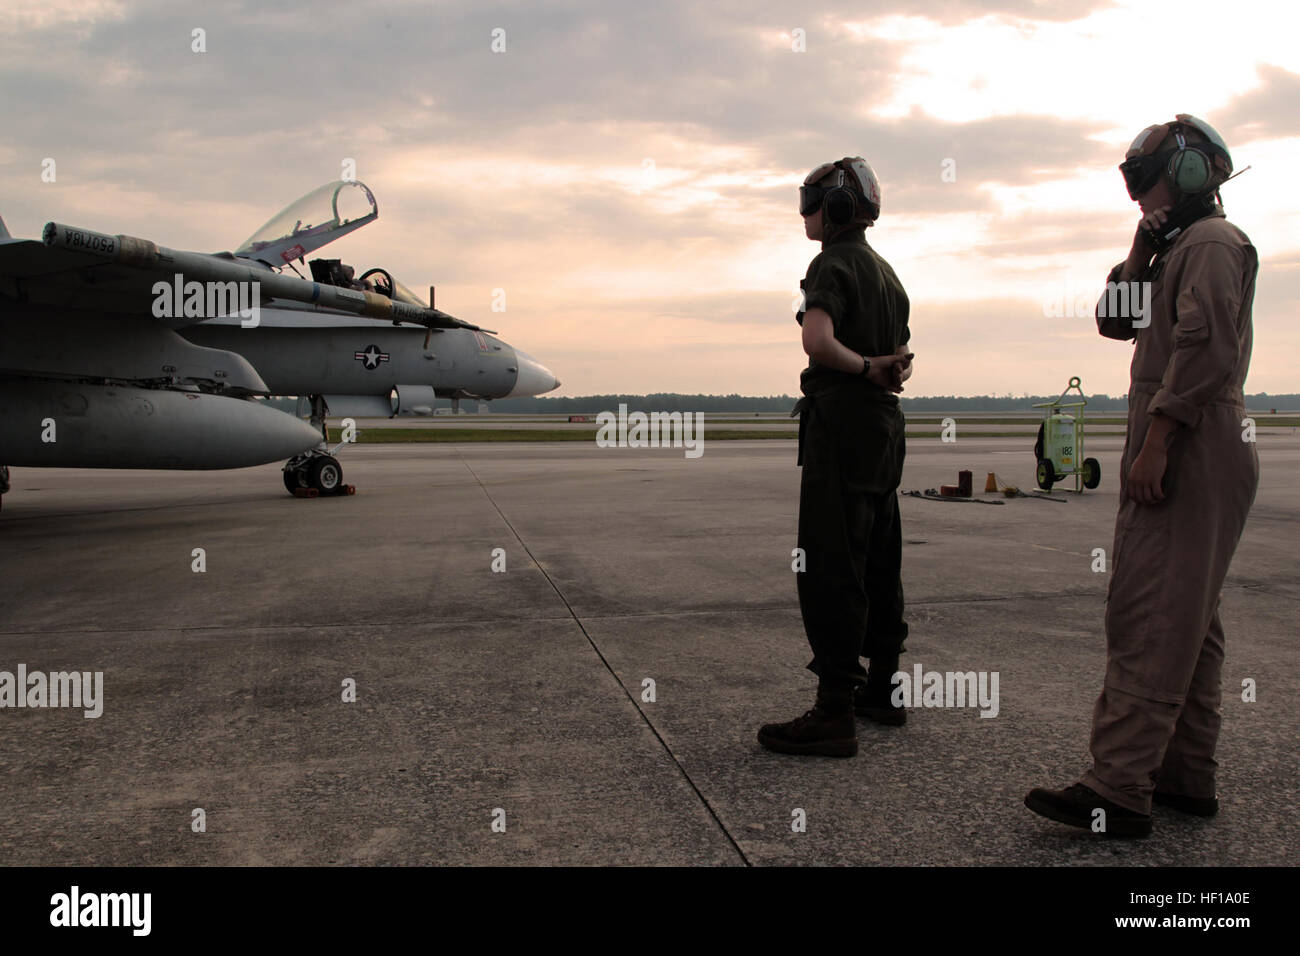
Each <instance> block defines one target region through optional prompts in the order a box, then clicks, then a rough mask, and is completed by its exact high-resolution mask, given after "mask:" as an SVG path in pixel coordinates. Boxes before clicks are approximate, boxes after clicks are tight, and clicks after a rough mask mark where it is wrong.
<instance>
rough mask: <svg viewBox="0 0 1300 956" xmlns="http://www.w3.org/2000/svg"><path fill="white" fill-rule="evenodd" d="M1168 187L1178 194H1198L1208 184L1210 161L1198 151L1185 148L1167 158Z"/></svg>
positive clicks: (1210, 172) (1210, 170)
mask: <svg viewBox="0 0 1300 956" xmlns="http://www.w3.org/2000/svg"><path fill="white" fill-rule="evenodd" d="M1167 175H1168V178H1169V185H1171V186H1173V187H1174V188H1175V189H1177V190H1178V191H1179V192H1184V193H1199V192H1201V191H1202V190H1203V189H1205V187H1206V186H1208V185H1209V184H1210V177H1211V175H1212V169H1211V166H1210V159H1209V157H1208V156H1206V155H1205V154H1204V153H1203V152H1201V151H1200V150H1199V149H1193V148H1190V147H1185V148H1183V149H1180V150H1178V151H1177V152H1176V153H1174V155H1173V156H1171V157H1170V158H1169V169H1168V171H1167Z"/></svg>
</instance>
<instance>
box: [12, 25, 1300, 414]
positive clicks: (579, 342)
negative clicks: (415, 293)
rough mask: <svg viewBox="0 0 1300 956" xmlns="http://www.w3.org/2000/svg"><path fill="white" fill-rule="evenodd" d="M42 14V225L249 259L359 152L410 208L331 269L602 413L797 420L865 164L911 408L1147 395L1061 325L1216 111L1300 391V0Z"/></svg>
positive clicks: (1229, 204)
mask: <svg viewBox="0 0 1300 956" xmlns="http://www.w3.org/2000/svg"><path fill="white" fill-rule="evenodd" d="M8 5H12V6H13V7H14V9H13V10H12V11H7V12H6V14H5V16H4V17H3V18H0V53H2V54H3V56H2V60H0V62H3V66H2V67H0V70H3V74H4V81H3V82H4V90H5V97H4V105H3V107H2V109H3V114H4V116H3V118H4V122H5V127H6V136H5V138H4V143H3V145H0V172H2V173H3V183H4V184H5V188H4V189H3V191H2V192H0V197H3V198H2V199H0V216H3V218H4V220H5V223H6V224H7V226H8V228H9V229H10V231H11V232H12V233H13V234H14V235H16V236H33V237H35V236H39V234H40V229H41V227H42V226H43V224H44V223H45V222H46V221H48V220H57V221H61V222H66V223H71V224H75V225H80V226H85V227H88V228H92V229H97V230H101V231H107V232H120V233H127V234H132V235H138V236H143V237H146V238H149V239H153V240H155V241H157V242H159V243H161V244H163V245H167V246H172V247H177V248H186V249H196V250H201V251H219V250H223V249H232V248H234V247H235V246H237V245H238V244H239V243H240V242H241V241H242V240H243V239H245V238H246V237H247V236H248V235H249V233H251V232H252V231H253V230H254V229H255V228H257V227H258V226H259V225H260V224H261V223H262V222H264V221H265V220H266V219H267V218H269V217H270V216H271V215H272V214H273V213H274V212H276V211H277V210H278V209H279V208H281V207H283V206H284V205H286V204H288V203H289V202H290V201H292V200H294V199H296V198H297V197H298V196H300V195H302V194H303V193H306V192H308V191H309V190H311V189H313V188H314V187H316V186H318V185H320V184H321V183H323V182H326V181H329V180H331V179H337V178H339V176H340V173H341V170H342V168H343V166H342V164H343V163H344V161H345V160H348V159H354V160H355V161H356V168H357V177H358V178H359V179H361V180H362V181H364V182H365V183H366V184H368V185H369V186H370V187H371V188H372V189H373V190H374V192H375V195H376V197H377V199H378V203H379V210H380V217H379V220H378V221H377V222H375V223H373V224H371V225H369V226H367V227H366V228H364V229H362V230H361V231H359V232H358V233H356V234H355V235H352V236H348V237H345V238H344V239H342V240H340V241H339V242H338V243H336V244H334V245H332V246H328V247H326V249H325V250H324V252H323V254H326V255H330V256H340V257H342V258H343V259H344V260H345V261H347V262H350V263H353V264H355V265H356V266H357V267H358V272H360V271H362V270H364V269H367V268H370V267H372V266H383V267H385V268H387V269H388V270H389V271H390V272H392V273H393V274H394V275H395V276H396V277H397V278H398V279H399V280H401V281H402V282H404V283H405V284H406V285H408V286H410V287H412V288H414V289H417V290H420V289H427V287H428V285H429V284H430V283H435V284H436V285H437V287H438V297H437V304H438V306H439V307H440V308H443V309H445V310H446V311H449V312H451V313H453V314H454V315H457V316H459V317H461V318H464V319H467V320H469V321H471V322H476V323H481V324H483V325H485V326H487V327H490V328H493V329H496V330H497V331H498V332H499V333H500V335H501V337H502V338H504V339H505V340H506V341H508V342H510V343H511V344H513V345H517V346H518V347H520V348H522V349H524V350H526V351H527V352H529V353H530V354H532V355H534V356H536V357H537V358H538V359H539V360H541V361H543V362H545V363H546V364H547V365H548V366H549V367H550V368H552V369H553V370H554V371H555V373H556V374H557V375H558V376H559V378H560V379H561V380H562V381H563V383H564V385H563V389H562V392H561V394H566V395H582V394H592V393H598V392H614V391H620V392H657V391H673V392H706V393H730V392H740V393H745V394H755V395H767V394H780V393H787V394H793V393H794V392H795V391H796V390H797V388H798V372H799V370H800V369H801V368H802V367H803V365H804V364H805V363H806V359H805V358H804V356H803V353H802V350H801V348H800V345H799V337H798V327H797V326H796V324H795V323H794V321H793V317H792V312H791V304H792V301H793V298H794V290H795V289H796V287H797V285H798V280H799V279H800V278H801V277H802V275H803V273H804V270H805V268H806V266H807V263H808V260H809V259H810V258H811V257H812V256H813V255H815V254H816V252H817V248H818V247H817V246H816V245H815V244H813V243H810V242H808V241H807V240H806V239H804V238H803V232H802V222H801V220H800V218H799V216H798V212H797V200H796V190H797V186H798V184H799V182H800V181H801V180H802V179H803V177H804V176H805V175H806V174H807V172H808V171H809V170H810V169H812V168H813V167H815V166H817V165H818V164H820V163H822V162H824V161H827V160H832V159H838V158H840V157H842V156H845V155H853V154H860V155H863V156H865V157H866V158H867V159H868V160H869V161H870V162H871V163H872V165H873V166H874V168H875V170H876V172H877V174H878V175H879V176H880V178H881V180H882V184H883V188H884V204H883V206H884V211H883V214H882V217H881V219H880V222H879V224H878V226H877V227H876V228H873V229H871V230H869V231H868V233H867V237H868V240H869V241H870V242H871V243H872V244H873V245H874V246H875V248H876V249H877V250H878V251H879V252H880V253H881V254H882V255H884V256H885V258H887V259H888V260H890V262H891V263H892V264H893V265H894V268H895V269H896V271H897V272H898V274H899V276H900V278H901V279H902V281H903V283H904V285H905V286H906V288H907V290H908V292H909V295H910V296H911V299H912V333H913V347H914V351H915V352H916V354H917V367H916V374H915V377H914V378H913V379H912V381H911V382H910V383H909V389H908V394H916V395H936V394H982V393H997V394H1005V393H1008V392H1010V393H1014V394H1017V395H1019V394H1021V393H1023V392H1028V393H1031V394H1044V393H1056V392H1059V391H1060V390H1061V389H1062V388H1063V387H1064V386H1065V382H1066V380H1067V379H1068V378H1069V377H1070V376H1071V375H1080V376H1082V377H1083V384H1084V388H1085V390H1087V391H1089V392H1107V393H1111V394H1118V393H1122V392H1123V391H1125V390H1126V388H1127V381H1128V362H1129V357H1130V354H1131V353H1130V346H1128V345H1125V344H1122V343H1115V342H1110V341H1107V340H1104V339H1101V338H1100V337H1099V336H1098V335H1097V334H1096V331H1095V326H1094V324H1093V320H1092V317H1091V315H1090V314H1084V315H1069V316H1066V317H1049V316H1048V315H1047V314H1045V312H1051V311H1053V309H1052V308H1050V306H1051V305H1052V304H1053V303H1064V304H1065V306H1066V309H1065V311H1067V312H1070V311H1073V300H1074V299H1076V298H1080V299H1082V300H1086V299H1087V298H1088V297H1089V296H1091V297H1092V298H1093V299H1094V300H1095V295H1096V292H1099V291H1100V287H1101V284H1102V283H1103V282H1104V280H1105V275H1106V272H1107V270H1108V269H1109V267H1110V266H1111V265H1113V264H1114V263H1115V262H1117V261H1119V260H1120V259H1122V258H1123V256H1124V254H1125V252H1126V250H1127V247H1128V243H1129V241H1130V239H1131V237H1132V232H1133V229H1134V227H1135V225H1136V221H1137V213H1136V206H1135V205H1134V204H1133V203H1131V202H1130V201H1129V199H1128V196H1127V195H1126V193H1125V191H1124V186H1123V182H1122V180H1121V177H1120V175H1119V173H1118V171H1117V170H1116V168H1115V167H1116V165H1117V164H1118V163H1119V161H1120V160H1121V159H1122V158H1123V152H1124V149H1125V147H1126V146H1127V145H1128V143H1129V141H1130V140H1131V139H1132V138H1133V137H1134V135H1136V133H1137V132H1138V131H1139V130H1141V129H1142V128H1143V127H1144V126H1146V125H1148V124H1151V123H1157V122H1163V121H1165V120H1168V119H1172V118H1173V115H1174V114H1175V113H1178V112H1190V113H1193V114H1196V115H1198V116H1201V117H1203V118H1205V119H1207V120H1208V121H1209V122H1211V123H1212V124H1214V125H1215V126H1216V127H1217V128H1218V129H1219V131H1220V132H1221V133H1222V134H1223V136H1224V138H1225V139H1226V141H1227V143H1228V145H1229V147H1230V149H1231V150H1232V154H1233V158H1234V160H1235V162H1236V167H1237V169H1241V168H1243V167H1245V166H1247V165H1251V166H1253V168H1252V169H1251V171H1250V172H1248V173H1246V174H1245V175H1243V176H1242V177H1241V178H1240V179H1238V180H1235V181H1234V182H1232V183H1230V184H1228V185H1227V186H1226V187H1224V190H1223V195H1224V202H1225V204H1226V208H1227V212H1228V217H1229V219H1231V220H1232V221H1233V222H1235V223H1236V224H1237V225H1239V226H1240V227H1241V228H1243V229H1244V230H1245V231H1246V232H1247V233H1248V234H1249V235H1250V236H1251V238H1252V240H1253V241H1254V243H1255V245H1256V247H1257V248H1258V249H1259V252H1260V258H1261V271H1260V277H1259V281H1258V291H1257V294H1256V302H1255V357H1254V362H1253V365H1252V371H1251V376H1250V378H1249V379H1248V380H1247V383H1246V387H1247V391H1250V392H1258V391H1269V392H1275V393H1277V392H1300V374H1297V372H1296V358H1297V356H1300V332H1297V330H1296V320H1297V317H1298V311H1300V191H1298V190H1297V188H1296V187H1295V179H1294V171H1295V169H1296V168H1297V162H1296V161H1297V158H1300V48H1298V47H1297V45H1296V43H1295V37H1296V35H1297V24H1296V15H1295V13H1294V10H1295V8H1294V7H1293V6H1292V5H1289V4H1277V3H1274V2H1257V0H1238V2H1235V3H1233V4H1230V5H1225V4H1222V3H1213V4H1211V3H1199V2H1192V0H1178V2H1172V0H1171V2H1166V0H1155V2H1141V3H1128V2H1121V3H1090V2H1083V0H1080V2H1073V0H1067V2H1060V3H1038V2H1032V0H1008V2H1004V3H996V2H993V3H976V2H965V0H920V2H916V3H895V4H863V3H812V4H806V3H799V4H776V3H761V2H759V3H752V2H751V3H739V2H734V3H733V2H724V3H711V4H693V3H680V4H677V3H668V4H654V3H644V4H636V5H629V6H624V5H620V4H601V3H596V2H574V3H563V4H559V3H556V4H551V3H530V4H492V3H472V2H470V3H394V2H378V3H373V4H353V3H346V4H344V3H338V4H331V3H318V4H311V5H309V6H304V8H303V9H302V10H301V11H297V12H295V11H294V10H292V9H289V8H288V7H287V6H286V5H267V4H258V3H251V2H250V3H234V4H227V5H209V4H192V5H187V4H178V3H162V2H140V3H135V2H121V3H117V2H96V0H65V2H45V3H42V4H40V5H38V6H37V7H34V8H30V9H29V8H27V7H22V6H18V5H16V4H7V6H8ZM196 28H201V29H203V30H204V31H205V33H206V46H207V50H206V52H203V53H195V52H192V50H191V44H192V39H191V37H192V31H193V30H194V29H196ZM497 28H499V29H502V30H504V31H505V41H506V50H505V52H503V53H494V52H492V50H491V43H492V31H493V30H494V29H497ZM797 31H802V34H800V33H798V32H797ZM800 36H802V37H803V38H804V42H805V44H806V50H805V51H804V52H797V51H796V50H794V49H792V46H794V45H797V44H796V40H797V39H798V38H799V37H800ZM1180 63H1181V64H1182V65H1180ZM47 157H51V158H53V159H55V161H56V163H57V181H56V182H54V183H43V182H42V181H41V163H42V160H44V159H45V158H47ZM949 160H950V161H951V162H950V163H949V168H952V169H955V174H956V175H955V180H954V181H945V180H944V177H943V176H942V171H943V169H944V164H945V161H949ZM950 178H951V177H950ZM498 288H500V289H504V290H505V293H506V311H505V312H504V313H499V314H498V313H493V312H492V311H491V310H490V304H491V302H492V296H493V290H494V289H498ZM1090 290H1093V291H1090Z"/></svg>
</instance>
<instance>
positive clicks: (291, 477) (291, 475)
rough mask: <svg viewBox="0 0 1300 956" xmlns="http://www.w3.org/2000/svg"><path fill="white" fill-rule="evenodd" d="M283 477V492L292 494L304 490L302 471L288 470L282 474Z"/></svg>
mask: <svg viewBox="0 0 1300 956" xmlns="http://www.w3.org/2000/svg"><path fill="white" fill-rule="evenodd" d="M282 474H283V475H284V490H285V491H287V492H289V494H293V493H294V492H295V491H297V490H298V489H299V488H306V487H307V485H306V484H305V483H304V482H303V480H302V477H303V476H302V469H300V468H290V469H286V470H285V471H284V472H282Z"/></svg>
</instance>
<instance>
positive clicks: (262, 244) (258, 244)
mask: <svg viewBox="0 0 1300 956" xmlns="http://www.w3.org/2000/svg"><path fill="white" fill-rule="evenodd" d="M378 218H379V206H378V205H377V204H376V203H375V196H374V193H372V192H371V191H370V189H369V187H367V186H366V184H365V183H361V182H357V181H356V180H346V179H341V180H338V181H337V182H332V183H326V184H325V185H324V186H321V187H319V188H317V189H313V190H312V191H311V192H309V193H308V194H307V195H305V196H303V197H302V198H301V199H299V200H298V201H297V202H294V203H290V204H289V205H288V206H286V207H285V209H284V211H282V212H280V213H279V214H278V215H275V216H272V217H271V218H270V219H269V220H268V221H267V222H266V224H265V225H264V226H262V228H261V229H259V230H257V232H255V233H253V234H252V235H251V236H250V237H249V238H248V239H247V240H246V241H245V242H244V244H243V245H241V246H240V247H239V248H238V249H237V250H235V255H236V256H240V257H242V258H245V259H259V260H261V261H262V262H264V263H266V264H267V265H268V266H270V267H271V268H273V269H278V268H281V267H282V266H284V265H285V264H286V263H289V262H292V261H293V260H294V259H301V258H303V257H304V256H305V255H306V254H307V253H309V252H312V251H313V250H316V249H319V248H320V247H321V246H324V245H326V244H327V243H330V242H333V241H334V240H335V239H338V238H339V237H340V236H345V235H347V234H348V233H349V232H353V231H354V230H357V229H360V228H361V227H362V226H364V225H365V224H366V223H368V222H373V221H374V220H375V219H378Z"/></svg>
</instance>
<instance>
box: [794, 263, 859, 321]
mask: <svg viewBox="0 0 1300 956" xmlns="http://www.w3.org/2000/svg"><path fill="white" fill-rule="evenodd" d="M850 279H851V277H850V276H849V274H848V270H847V269H846V268H845V266H844V264H843V263H841V262H839V261H837V260H835V259H832V258H830V257H829V256H827V255H826V254H825V253H822V254H821V255H819V256H817V257H816V258H815V259H813V261H812V262H810V263H809V264H808V274H807V275H806V276H804V278H803V281H802V282H800V283H799V288H801V289H802V290H803V295H804V304H803V311H802V312H800V313H799V314H798V316H797V319H798V322H799V324H800V325H803V317H804V313H805V312H807V311H808V310H810V309H821V310H822V311H824V312H825V313H826V314H827V315H829V316H830V317H831V326H832V327H833V328H834V329H835V331H836V332H838V331H839V330H840V325H841V323H842V322H843V321H844V314H845V308H846V306H847V303H848V294H847V288H848V284H849V281H850Z"/></svg>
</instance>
